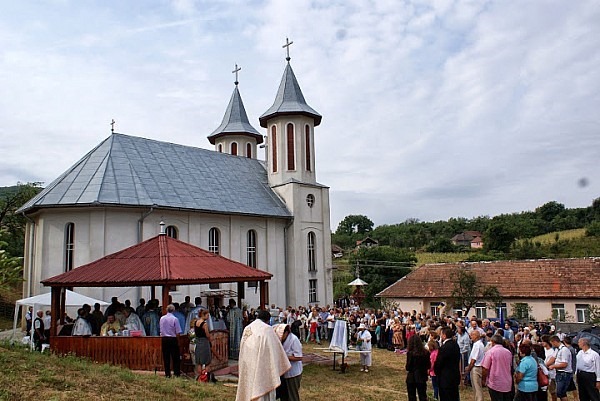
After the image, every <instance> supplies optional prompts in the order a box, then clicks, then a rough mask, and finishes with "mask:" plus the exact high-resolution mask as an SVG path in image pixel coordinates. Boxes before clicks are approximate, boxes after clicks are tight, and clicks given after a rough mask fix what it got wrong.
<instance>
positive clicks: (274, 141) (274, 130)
mask: <svg viewBox="0 0 600 401" xmlns="http://www.w3.org/2000/svg"><path fill="white" fill-rule="evenodd" d="M271 152H272V155H273V162H272V163H273V172H274V173H276V172H277V128H276V127H275V126H272V127H271Z"/></svg>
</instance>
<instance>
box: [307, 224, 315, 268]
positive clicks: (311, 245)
mask: <svg viewBox="0 0 600 401" xmlns="http://www.w3.org/2000/svg"><path fill="white" fill-rule="evenodd" d="M316 242H317V241H316V236H315V233H313V232H312V231H311V232H309V233H308V238H307V243H306V248H307V251H308V271H309V272H316V271H317V255H316V252H315V244H316Z"/></svg>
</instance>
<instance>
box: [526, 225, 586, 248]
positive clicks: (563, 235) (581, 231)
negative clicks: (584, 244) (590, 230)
mask: <svg viewBox="0 0 600 401" xmlns="http://www.w3.org/2000/svg"><path fill="white" fill-rule="evenodd" d="M557 235H558V239H559V240H568V239H574V238H581V237H584V236H585V228H576V229H574V230H565V231H555V232H552V233H548V234H543V235H538V236H537V237H533V238H530V239H529V240H530V241H531V242H533V243H534V244H535V243H536V242H539V243H540V244H554V243H555V242H556V238H557ZM522 241H524V240H522Z"/></svg>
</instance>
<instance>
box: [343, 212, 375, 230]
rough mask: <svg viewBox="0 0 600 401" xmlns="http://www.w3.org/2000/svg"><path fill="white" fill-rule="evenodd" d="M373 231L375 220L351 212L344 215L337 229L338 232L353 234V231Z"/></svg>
mask: <svg viewBox="0 0 600 401" xmlns="http://www.w3.org/2000/svg"><path fill="white" fill-rule="evenodd" d="M371 231H373V222H372V221H371V220H370V219H369V218H368V217H367V216H363V215H362V214H351V215H348V216H346V217H344V220H342V221H341V222H340V224H339V225H338V228H337V230H336V232H335V233H336V234H345V235H352V234H353V233H359V234H363V235H364V234H366V233H370V232H371Z"/></svg>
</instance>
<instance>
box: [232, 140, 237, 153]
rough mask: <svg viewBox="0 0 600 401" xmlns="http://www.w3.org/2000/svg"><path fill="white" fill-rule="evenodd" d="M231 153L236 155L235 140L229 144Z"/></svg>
mask: <svg viewBox="0 0 600 401" xmlns="http://www.w3.org/2000/svg"><path fill="white" fill-rule="evenodd" d="M231 154H232V155H234V156H237V142H233V143H232V144H231Z"/></svg>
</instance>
